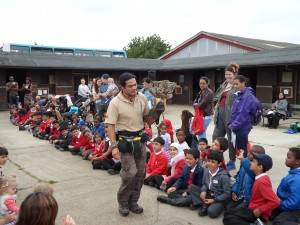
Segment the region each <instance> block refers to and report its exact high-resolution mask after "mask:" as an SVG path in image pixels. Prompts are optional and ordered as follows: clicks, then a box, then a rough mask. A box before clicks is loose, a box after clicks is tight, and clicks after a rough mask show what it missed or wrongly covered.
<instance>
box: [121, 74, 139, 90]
mask: <svg viewBox="0 0 300 225" xmlns="http://www.w3.org/2000/svg"><path fill="white" fill-rule="evenodd" d="M132 78H134V79H136V76H134V75H133V74H132V73H129V72H125V73H122V74H121V76H120V77H119V84H120V85H121V86H122V87H125V86H126V81H128V80H130V79H132Z"/></svg>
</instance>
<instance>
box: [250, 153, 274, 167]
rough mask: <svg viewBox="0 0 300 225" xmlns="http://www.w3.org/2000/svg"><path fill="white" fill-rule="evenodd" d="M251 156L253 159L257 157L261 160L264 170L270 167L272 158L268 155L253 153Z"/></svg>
mask: <svg viewBox="0 0 300 225" xmlns="http://www.w3.org/2000/svg"><path fill="white" fill-rule="evenodd" d="M253 157H254V158H255V159H259V161H260V162H261V164H262V166H263V167H264V170H265V171H268V170H270V169H272V167H273V160H272V158H271V157H270V156H269V155H267V154H257V153H253Z"/></svg>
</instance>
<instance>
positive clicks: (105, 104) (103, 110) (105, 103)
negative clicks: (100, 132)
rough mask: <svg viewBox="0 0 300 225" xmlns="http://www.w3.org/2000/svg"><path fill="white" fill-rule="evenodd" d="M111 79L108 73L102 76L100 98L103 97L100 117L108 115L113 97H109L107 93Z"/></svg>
mask: <svg viewBox="0 0 300 225" xmlns="http://www.w3.org/2000/svg"><path fill="white" fill-rule="evenodd" d="M108 78H109V75H108V74H107V73H105V74H103V75H102V76H101V81H102V83H101V86H100V88H99V96H100V97H101V100H100V108H99V112H98V113H99V115H100V116H103V115H104V113H106V111H107V108H108V105H109V103H110V100H111V97H110V96H107V95H106V94H105V93H106V92H107V88H108V83H107V79H108Z"/></svg>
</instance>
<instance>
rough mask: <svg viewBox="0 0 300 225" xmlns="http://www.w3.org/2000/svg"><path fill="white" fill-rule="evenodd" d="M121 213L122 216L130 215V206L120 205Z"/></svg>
mask: <svg viewBox="0 0 300 225" xmlns="http://www.w3.org/2000/svg"><path fill="white" fill-rule="evenodd" d="M118 210H119V213H120V214H121V216H128V214H129V208H128V206H123V205H119V209H118Z"/></svg>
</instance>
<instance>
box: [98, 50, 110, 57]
mask: <svg viewBox="0 0 300 225" xmlns="http://www.w3.org/2000/svg"><path fill="white" fill-rule="evenodd" d="M95 56H96V57H111V52H105V51H95Z"/></svg>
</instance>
